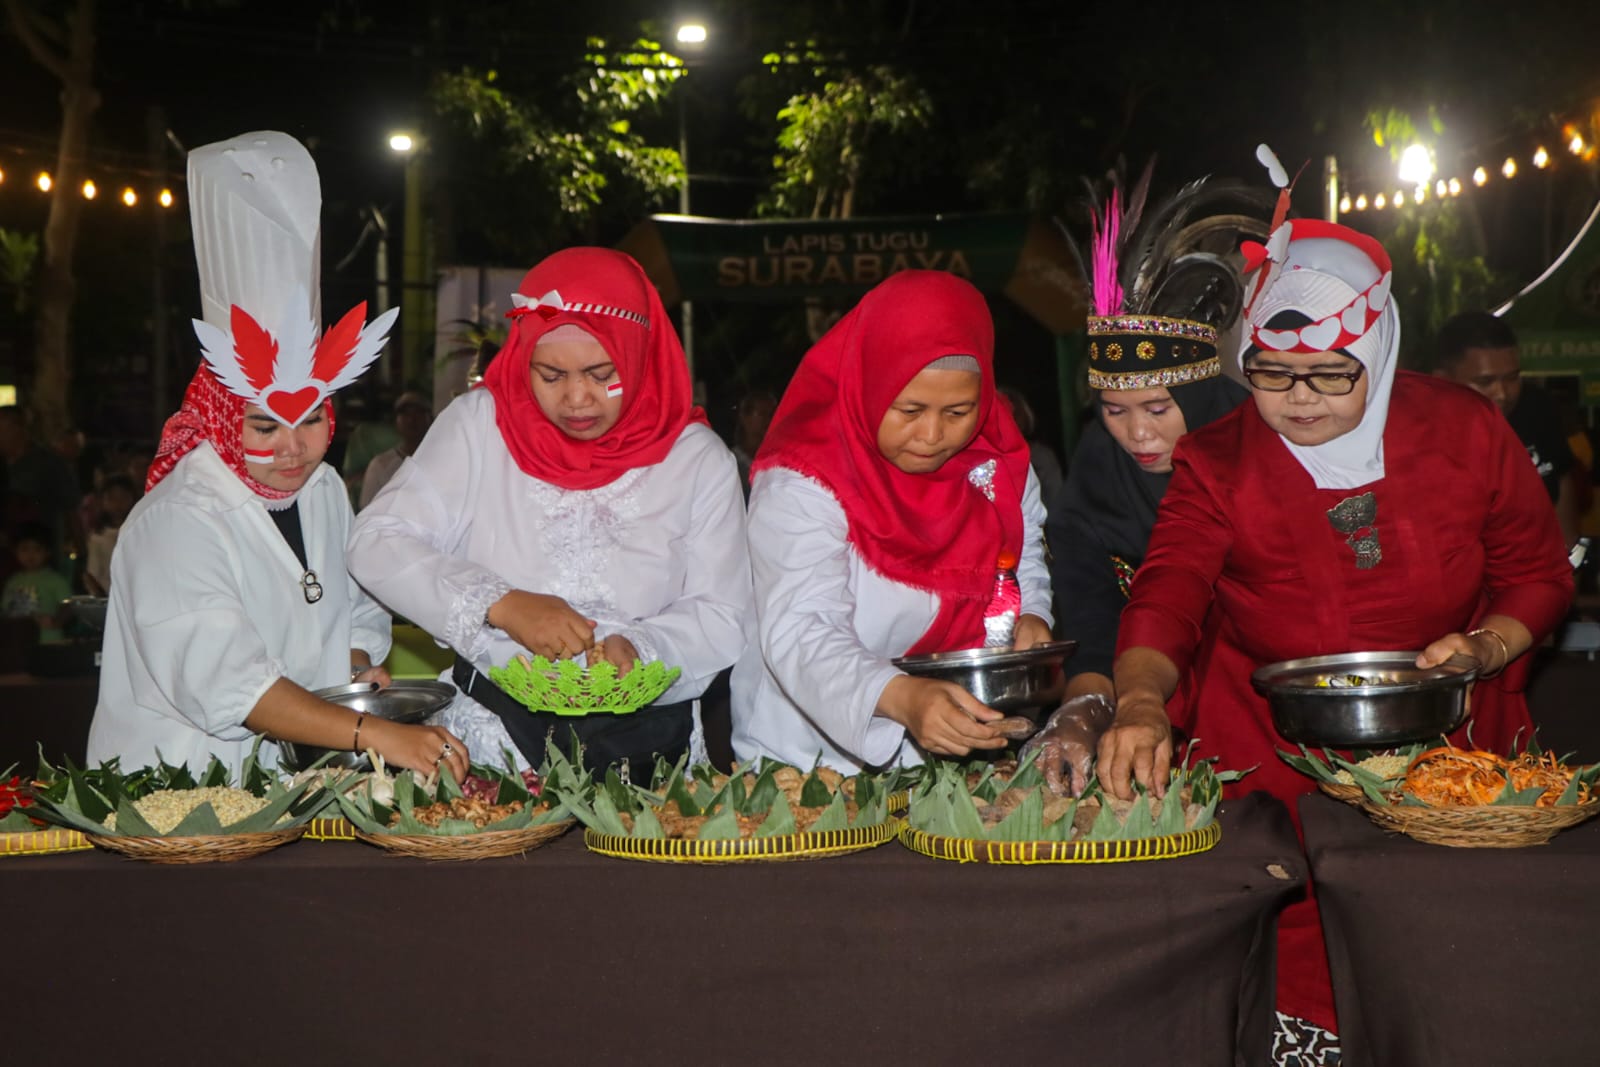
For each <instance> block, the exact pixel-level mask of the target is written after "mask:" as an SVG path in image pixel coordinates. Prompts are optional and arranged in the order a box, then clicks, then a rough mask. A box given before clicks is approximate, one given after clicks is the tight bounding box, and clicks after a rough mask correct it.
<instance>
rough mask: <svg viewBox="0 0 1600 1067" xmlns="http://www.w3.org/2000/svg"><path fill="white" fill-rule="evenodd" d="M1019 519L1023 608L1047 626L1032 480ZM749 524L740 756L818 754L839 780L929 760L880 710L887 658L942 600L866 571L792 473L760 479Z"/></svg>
mask: <svg viewBox="0 0 1600 1067" xmlns="http://www.w3.org/2000/svg"><path fill="white" fill-rule="evenodd" d="M1022 514H1023V546H1022V559H1021V561H1020V562H1019V564H1018V566H1017V584H1018V585H1019V586H1021V589H1022V611H1023V612H1024V613H1025V614H1031V615H1037V616H1039V617H1040V618H1041V619H1044V620H1045V621H1046V622H1050V621H1052V618H1051V614H1050V574H1049V571H1048V569H1047V568H1046V566H1045V560H1044V534H1043V526H1044V517H1045V513H1044V505H1043V504H1042V503H1041V502H1040V498H1039V483H1038V481H1037V480H1036V479H1035V478H1034V476H1033V474H1032V472H1031V471H1030V472H1029V474H1028V485H1027V488H1026V490H1025V491H1024V493H1023V498H1022ZM748 527H749V537H750V564H751V570H752V573H753V575H754V577H755V586H756V612H757V616H758V622H757V625H756V627H755V629H754V631H753V632H752V633H751V635H750V640H749V644H748V647H747V648H746V649H745V653H744V656H743V657H741V659H740V660H739V663H738V665H737V666H736V667H734V669H733V751H734V755H735V756H736V757H737V758H738V759H739V760H741V761H745V760H749V759H752V758H754V757H756V756H760V755H766V756H772V757H774V758H776V759H780V760H784V761H786V762H789V763H793V764H796V765H798V766H802V767H809V766H810V765H811V763H812V762H813V761H814V760H816V758H817V757H818V755H819V754H820V755H821V757H822V762H823V763H824V764H826V765H827V766H829V767H832V768H834V769H836V770H839V771H841V772H844V773H854V772H855V771H858V770H860V769H861V767H862V766H863V765H870V766H888V765H891V764H896V763H899V764H905V765H910V764H916V763H920V762H922V753H921V750H920V749H918V748H917V746H916V744H915V742H913V741H912V740H911V739H910V738H909V737H907V736H906V732H905V728H904V727H902V726H901V725H900V724H899V723H896V722H894V721H892V720H890V719H885V718H882V717H879V716H877V715H875V714H874V711H875V710H876V708H877V706H878V699H879V697H881V696H882V694H883V690H884V687H885V686H887V685H888V684H889V681H890V680H891V679H892V678H894V677H895V676H896V675H898V674H900V673H901V671H900V670H899V669H898V668H897V667H895V666H894V665H893V663H891V662H890V661H891V660H892V659H894V658H895V657H898V656H903V655H905V653H906V651H907V650H908V649H910V648H911V646H912V645H914V644H916V642H917V640H918V639H919V638H921V637H922V635H923V634H924V633H926V632H927V630H928V627H929V626H931V625H932V624H933V620H934V618H935V617H936V616H937V615H938V613H939V597H938V594H936V593H931V592H928V591H927V590H923V589H915V588H912V587H911V586H907V585H902V584H900V583H898V582H894V581H891V580H890V579H888V578H885V577H883V576H882V575H881V574H878V573H877V572H876V571H873V570H872V569H871V568H870V567H868V566H867V563H866V561H865V560H864V559H863V558H862V557H861V556H860V554H858V553H857V552H856V550H855V547H854V546H853V545H851V544H850V542H849V539H848V535H849V523H848V520H847V519H846V518H845V513H844V509H843V508H842V507H841V506H840V505H839V502H838V500H837V499H836V498H835V497H834V496H833V494H832V493H830V492H829V491H828V490H827V489H826V488H825V487H823V486H822V485H821V484H820V483H818V482H816V481H813V480H812V479H810V478H807V477H805V476H804V475H801V474H798V473H796V472H795V471H792V470H788V469H785V468H771V469H768V470H765V471H762V472H761V473H760V474H758V475H757V476H756V480H755V485H754V487H753V488H752V489H751V492H750V518H749V523H748Z"/></svg>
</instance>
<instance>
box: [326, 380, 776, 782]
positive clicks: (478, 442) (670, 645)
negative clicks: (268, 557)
mask: <svg viewBox="0 0 1600 1067" xmlns="http://www.w3.org/2000/svg"><path fill="white" fill-rule="evenodd" d="M494 412H495V409H494V397H493V396H492V395H491V394H490V393H489V391H488V390H487V389H474V390H472V391H471V392H469V393H467V394H466V395H464V396H461V397H458V398H457V399H456V400H455V401H453V402H452V403H451V404H450V406H449V407H447V408H446V409H445V410H444V412H443V413H442V414H441V415H440V416H439V418H438V419H437V420H436V421H435V422H434V424H433V426H432V427H431V428H430V429H429V431H428V436H427V437H426V439H424V440H423V442H422V444H421V446H420V447H419V448H418V449H417V452H416V454H415V455H413V456H411V457H408V458H407V459H406V461H405V462H404V463H403V464H402V465H401V467H400V470H399V471H398V472H397V473H396V474H395V476H394V477H393V478H392V479H391V480H390V482H389V484H388V485H386V486H385V487H384V488H383V491H382V492H381V493H379V494H378V496H377V498H376V499H374V500H373V501H372V503H371V504H370V505H368V506H367V507H366V508H365V509H363V510H362V512H361V513H360V515H359V516H357V518H356V523H355V528H354V532H353V534H352V536H351V539H350V545H349V563H350V571H351V573H352V574H354V575H355V577H356V580H357V581H359V582H360V583H361V584H362V585H363V586H364V587H365V588H366V589H367V590H368V591H370V592H371V593H372V595H373V596H375V597H376V598H377V599H378V600H379V601H381V602H382V603H384V604H385V605H387V606H388V607H389V608H390V610H392V611H394V612H395V613H396V614H397V615H401V616H403V617H405V618H407V619H410V620H411V621H412V622H415V623H416V624H417V625H419V626H421V627H422V628H423V629H425V630H426V631H428V633H430V634H432V635H433V637H434V638H435V640H437V641H439V643H440V644H441V645H447V646H449V647H451V648H453V649H455V651H456V652H457V653H458V654H460V655H461V656H462V657H463V658H464V659H467V660H469V661H470V662H471V663H472V664H473V666H475V667H477V668H478V669H479V670H481V671H483V670H487V669H488V668H489V667H491V666H498V665H501V664H504V663H506V662H507V661H509V660H510V659H511V658H512V657H513V656H515V655H518V654H519V653H525V652H526V650H525V649H523V648H522V647H521V646H520V645H518V644H517V643H516V642H515V641H513V640H512V639H511V638H510V637H509V636H508V635H507V634H506V633H505V632H504V631H502V630H499V629H496V628H495V627H492V626H490V625H489V624H488V622H487V621H486V619H485V615H486V613H487V612H488V609H489V606H490V605H491V604H493V603H494V602H495V601H496V600H498V599H499V598H500V597H501V596H503V595H504V594H505V593H506V592H508V591H509V590H511V589H524V590H528V591H530V592H535V593H546V594H550V595H552V596H558V597H561V598H562V599H563V600H565V601H567V603H569V604H571V605H572V607H573V609H574V610H576V611H577V612H579V613H580V614H582V615H584V616H585V617H587V618H591V619H595V620H597V621H598V623H599V625H598V627H597V628H596V635H597V636H598V637H606V636H609V635H611V634H620V635H622V636H623V637H626V638H627V639H628V640H629V641H631V642H632V643H633V646H634V648H636V649H638V651H639V656H640V658H641V659H642V660H645V661H647V662H648V661H650V660H661V661H663V662H664V663H666V664H667V665H668V666H672V667H680V668H682V672H683V673H682V674H681V675H680V676H679V678H678V680H677V681H676V682H675V683H674V684H673V686H672V688H670V689H668V690H667V692H666V693H664V694H663V695H662V696H661V698H660V699H661V702H663V703H674V702H678V701H684V700H691V699H694V698H697V697H699V696H700V694H701V693H703V692H704V691H705V689H706V686H707V685H709V684H710V682H711V680H712V678H714V677H715V676H716V674H717V672H718V671H720V670H722V669H723V668H725V667H727V666H729V665H730V664H732V663H733V662H734V661H735V660H736V659H737V658H738V657H739V654H740V653H741V652H742V651H743V648H744V634H745V630H746V627H747V622H748V620H749V618H750V617H751V616H752V615H753V613H754V606H753V601H752V593H751V583H750V562H749V557H748V554H747V552H746V548H745V536H744V500H743V494H742V493H741V491H740V488H739V480H738V471H737V468H736V465H735V463H734V459H733V454H732V453H731V452H729V451H728V449H727V447H726V446H725V445H723V443H722V441H721V440H720V439H719V438H718V437H717V435H716V434H715V433H713V432H712V431H711V430H710V429H709V428H707V427H706V426H703V425H691V426H689V427H687V428H685V429H684V431H683V433H682V434H681V435H680V436H679V437H678V440H677V441H676V443H674V444H673V446H672V450H671V451H670V452H669V453H668V454H667V457H666V458H665V459H664V460H662V461H661V462H660V463H658V464H656V465H655V466H652V467H641V468H639V469H637V470H633V471H629V472H628V473H627V474H625V475H623V476H622V477H621V478H618V479H617V480H616V481H614V482H612V483H611V484H609V485H604V486H601V487H599V488H597V489H587V490H567V489H562V488H560V487H558V486H554V485H551V484H549V483H546V482H542V481H539V480H538V479H536V478H533V477H530V476H529V475H527V474H525V473H523V471H522V470H521V468H519V467H518V466H517V464H516V460H515V459H513V458H512V456H511V453H510V452H509V451H508V450H507V448H506V446H505V443H504V441H503V440H502V438H501V437H500V431H499V429H498V428H497V427H496V426H495V415H494ZM444 678H445V680H446V681H448V680H449V672H448V671H447V672H445V675H444ZM441 721H442V723H443V724H444V725H445V726H446V728H448V729H450V730H451V731H452V732H454V733H456V734H457V735H458V736H460V737H461V739H462V740H463V741H465V742H466V743H467V745H468V746H469V748H470V749H471V751H472V754H473V758H474V759H476V760H479V761H481V762H486V763H499V762H500V750H501V749H506V750H510V751H511V752H512V753H513V755H514V756H516V757H517V760H518V762H519V763H521V762H522V760H521V756H520V754H519V753H517V752H516V751H515V746H514V745H512V743H511V740H510V738H509V737H508V736H507V735H506V732H505V729H504V727H502V726H501V724H500V721H499V719H498V718H497V717H496V716H495V715H494V714H493V713H492V712H490V711H488V710H487V709H485V708H483V707H482V706H481V705H479V704H478V703H477V702H476V701H473V700H471V699H469V698H467V697H465V696H461V695H458V696H457V698H456V701H455V703H454V704H453V705H452V706H451V708H450V709H449V710H448V711H447V712H446V713H445V714H444V716H443V717H442V719H441ZM697 733H698V730H697Z"/></svg>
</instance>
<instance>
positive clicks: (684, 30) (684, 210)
mask: <svg viewBox="0 0 1600 1067" xmlns="http://www.w3.org/2000/svg"><path fill="white" fill-rule="evenodd" d="M674 36H676V37H677V39H678V43H679V44H682V45H688V46H690V47H691V48H693V49H696V50H698V49H700V48H701V47H703V46H704V45H705V43H706V38H707V37H708V36H709V33H708V32H707V30H706V27H705V24H704V23H702V22H682V23H679V24H678V30H677V33H676V34H675V35H674ZM683 76H684V77H685V78H687V77H688V76H689V64H688V63H687V62H685V63H684V65H683ZM677 95H678V159H679V160H681V161H682V163H683V184H682V185H680V186H678V214H680V215H688V214H689V98H688V95H687V94H686V93H685V92H684V89H683V86H682V85H679V86H678V92H677ZM680 313H681V319H682V322H683V329H682V331H681V334H682V338H681V339H682V341H683V358H684V361H685V362H686V363H688V365H689V380H690V381H691V382H693V381H694V304H693V302H692V301H689V300H685V301H683V303H682V304H681V305H680Z"/></svg>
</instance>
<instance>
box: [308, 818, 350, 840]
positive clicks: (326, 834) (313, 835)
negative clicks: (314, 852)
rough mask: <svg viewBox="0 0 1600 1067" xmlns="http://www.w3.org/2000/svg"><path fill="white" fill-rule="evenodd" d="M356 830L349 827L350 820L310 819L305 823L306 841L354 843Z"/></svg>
mask: <svg viewBox="0 0 1600 1067" xmlns="http://www.w3.org/2000/svg"><path fill="white" fill-rule="evenodd" d="M355 839H356V828H355V827H354V826H352V825H350V820H349V819H345V818H339V817H337V816H336V817H334V818H331V819H312V820H311V821H310V822H308V823H306V840H307V841H354V840H355Z"/></svg>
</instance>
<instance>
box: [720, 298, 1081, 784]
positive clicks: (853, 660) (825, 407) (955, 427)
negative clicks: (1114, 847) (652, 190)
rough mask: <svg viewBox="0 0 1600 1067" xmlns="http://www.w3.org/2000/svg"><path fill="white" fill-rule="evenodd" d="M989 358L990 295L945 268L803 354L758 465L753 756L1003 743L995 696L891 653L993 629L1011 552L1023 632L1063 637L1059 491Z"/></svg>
mask: <svg viewBox="0 0 1600 1067" xmlns="http://www.w3.org/2000/svg"><path fill="white" fill-rule="evenodd" d="M993 355H994V327H993V323H992V321H991V319H990V317H989V309H988V307H987V305H986V304H985V303H984V300H983V296H982V294H980V293H979V292H978V291H977V290H976V289H974V288H973V287H972V286H971V285H970V284H969V283H967V282H965V281H962V280H961V279H959V278H956V277H954V276H952V275H949V274H945V273H942V272H938V271H905V272H902V273H899V274H896V275H894V276H892V277H891V278H889V279H888V280H887V281H885V282H883V283H882V284H880V285H878V286H877V287H876V288H874V289H873V290H872V291H871V292H869V293H868V294H867V295H866V296H865V297H863V298H862V300H861V302H860V303H859V304H858V305H857V306H856V307H855V309H854V310H852V311H851V312H850V313H849V314H848V315H846V316H845V317H844V318H843V319H841V320H840V321H839V323H838V324H837V325H835V326H834V327H833V329H831V330H829V331H828V333H827V335H825V336H824V337H823V338H822V340H820V341H819V342H817V344H816V345H815V346H814V347H813V348H812V349H811V351H810V352H808V353H807V354H806V357H805V359H804V360H803V361H802V362H801V364H800V369H799V370H798V372H797V373H796V375H795V377H794V380H793V382H792V383H791V384H790V386H789V388H788V390H787V391H786V392H785V394H784V397H783V401H782V403H780V404H779V406H778V411H777V413H776V415H775V416H774V417H773V420H772V426H771V428H770V429H769V430H768V431H767V436H766V439H765V441H764V443H763V444H762V447H761V451H760V453H759V454H758V455H757V456H756V461H755V464H754V485H753V487H752V489H751V495H750V520H749V530H750V555H751V566H752V570H753V573H754V576H755V583H756V602H757V607H758V614H759V618H760V626H759V628H757V629H756V630H755V631H754V633H753V635H752V640H751V642H750V647H749V648H748V649H747V650H746V652H745V655H744V658H743V659H742V660H741V661H740V662H739V664H738V665H737V666H736V667H735V668H734V673H733V722H734V731H733V747H734V754H735V755H736V756H737V757H739V758H740V759H742V760H743V759H750V758H752V757H755V756H758V755H767V756H772V757H775V758H778V759H782V760H786V761H788V762H791V763H796V764H800V765H803V766H809V765H810V764H811V763H812V762H813V761H814V760H816V759H817V758H818V756H819V754H820V756H821V759H822V762H823V763H825V764H827V765H829V766H831V767H834V768H837V769H839V770H843V771H853V770H855V769H858V768H860V767H862V766H885V765H889V764H894V763H897V762H902V761H904V762H912V763H915V762H920V760H921V759H922V755H923V753H926V752H932V753H937V754H943V755H965V754H967V753H969V752H971V751H972V750H974V749H995V748H1001V747H1004V745H1005V743H1006V742H1005V739H1004V738H1003V737H1001V736H1000V735H999V734H997V733H996V732H995V731H994V730H993V729H992V728H991V727H990V726H989V725H988V724H989V723H990V722H992V721H994V720H996V719H998V718H1000V717H1001V716H1000V714H999V713H998V712H995V711H993V710H991V709H989V708H986V707H985V706H984V705H982V704H981V703H979V702H978V701H977V699H976V698H974V697H973V696H972V695H971V694H970V693H968V692H966V691H965V690H964V689H962V688H961V687H960V686H957V685H955V684H953V683H948V682H940V681H935V680H932V679H927V678H915V677H911V676H909V675H906V674H905V673H903V672H902V671H900V670H899V669H898V668H897V667H895V666H894V665H893V663H891V662H890V661H891V660H893V659H894V658H896V657H899V656H903V655H907V654H921V653H929V652H945V651H952V650H956V649H966V648H975V647H980V646H983V645H984V644H985V643H986V640H985V639H986V632H987V631H986V626H985V621H986V615H988V616H991V617H992V615H993V614H994V612H993V610H992V609H993V600H994V594H995V592H996V574H997V567H998V565H999V564H1000V562H1001V560H1002V559H1005V560H1006V562H1010V563H1011V564H1012V565H1013V566H1015V567H1016V572H1017V578H1018V584H1019V585H1020V591H1021V604H1020V607H1018V606H1016V605H1012V606H1011V610H1012V611H1014V612H1015V616H1014V617H1015V618H1016V625H1015V635H1014V642H1015V645H1016V647H1018V648H1027V647H1031V646H1032V645H1034V644H1038V643H1040V642H1043V641H1048V640H1049V639H1050V608H1049V604H1050V583H1049V576H1048V574H1047V572H1046V569H1045V565H1044V550H1043V540H1042V533H1041V527H1042V524H1043V522H1044V508H1043V506H1042V505H1041V504H1040V502H1039V488H1038V483H1037V481H1035V479H1034V478H1033V475H1032V473H1031V472H1030V470H1029V466H1028V446H1027V443H1026V442H1025V441H1024V440H1023V438H1022V434H1021V433H1020V431H1019V430H1018V429H1017V425H1016V422H1015V421H1014V420H1013V419H1012V417H1011V413H1010V411H1009V409H1008V408H1007V406H1006V405H1005V403H1004V402H1003V400H999V399H997V398H996V396H995V387H994V370H993Z"/></svg>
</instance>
